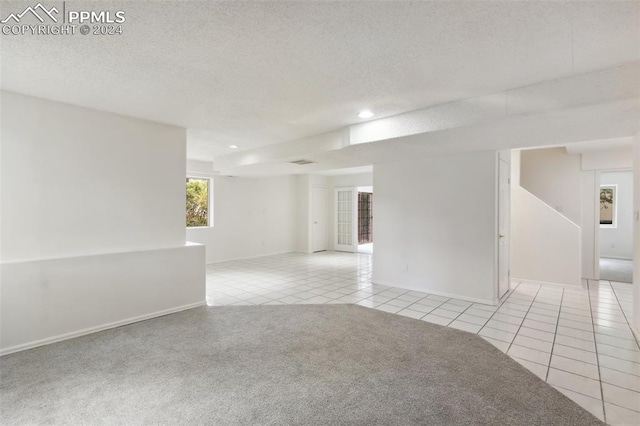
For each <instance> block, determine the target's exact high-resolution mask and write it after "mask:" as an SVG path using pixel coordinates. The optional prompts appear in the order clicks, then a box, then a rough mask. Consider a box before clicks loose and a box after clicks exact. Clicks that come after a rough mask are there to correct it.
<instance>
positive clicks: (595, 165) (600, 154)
mask: <svg viewBox="0 0 640 426" xmlns="http://www.w3.org/2000/svg"><path fill="white" fill-rule="evenodd" d="M581 159H582V170H612V169H632V168H633V147H629V148H616V149H603V150H594V151H587V152H583V153H582V155H581Z"/></svg>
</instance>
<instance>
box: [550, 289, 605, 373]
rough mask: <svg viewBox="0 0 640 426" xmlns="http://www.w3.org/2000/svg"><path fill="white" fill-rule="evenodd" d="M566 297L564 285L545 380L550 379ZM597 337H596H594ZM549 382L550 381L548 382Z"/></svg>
mask: <svg viewBox="0 0 640 426" xmlns="http://www.w3.org/2000/svg"><path fill="white" fill-rule="evenodd" d="M563 299H564V287H563V288H562V294H561V295H560V309H558V322H556V330H555V332H554V333H553V343H552V344H551V354H550V355H549V365H547V375H546V376H545V378H544V381H545V382H547V380H549V371H551V359H552V358H553V349H554V348H555V346H556V336H558V327H559V326H560V314H562V300H563ZM594 339H595V337H594ZM547 383H548V382H547Z"/></svg>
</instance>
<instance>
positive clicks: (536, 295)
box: [506, 284, 542, 353]
mask: <svg viewBox="0 0 640 426" xmlns="http://www.w3.org/2000/svg"><path fill="white" fill-rule="evenodd" d="M541 288H542V285H541V284H538V290H537V291H536V294H535V296H533V299H531V303H530V304H529V309H527V312H526V313H525V314H524V317H523V318H522V322H521V323H520V325H519V326H518V331H516V332H515V335H514V336H513V340H512V341H511V343H509V347H508V348H507V352H506V353H509V350H510V349H511V346H513V342H514V340H516V337H518V333H520V329H521V328H522V324H523V323H524V320H525V318H527V315H529V311H530V310H531V306H533V302H534V301H535V300H536V297H538V293H540V289H541Z"/></svg>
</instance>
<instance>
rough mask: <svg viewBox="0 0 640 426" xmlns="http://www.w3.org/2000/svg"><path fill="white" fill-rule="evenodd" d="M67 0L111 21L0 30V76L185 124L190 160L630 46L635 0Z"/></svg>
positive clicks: (85, 102) (604, 57) (614, 54)
mask: <svg viewBox="0 0 640 426" xmlns="http://www.w3.org/2000/svg"><path fill="white" fill-rule="evenodd" d="M52 3H55V2H52ZM29 4H30V3H29V2H26V3H25V2H17V3H16V2H6V1H3V8H2V12H0V15H2V17H3V18H4V14H5V13H7V12H8V11H11V10H13V9H23V8H24V7H25V6H27V5H29ZM67 4H72V5H73V6H74V7H76V8H78V9H81V8H86V9H88V10H95V9H96V8H97V6H96V5H99V9H101V10H117V9H122V10H124V11H126V16H127V21H126V22H125V23H124V24H123V30H124V34H123V35H122V36H102V37H101V36H80V35H77V36H73V37H60V36H57V37H56V36H50V37H43V36H35V37H33V36H1V43H2V46H1V48H2V67H1V70H2V75H1V84H2V88H3V89H5V90H10V91H15V92H20V93H25V94H30V95H34V96H39V97H44V98H47V99H53V100H58V101H63V102H69V103H73V104H77V105H81V106H86V107H91V108H96V109H100V110H105V111H112V112H117V113H121V114H125V115H130V116H134V117H141V118H145V119H150V120H154V121H160V122H164V123H170V124H175V125H179V126H182V127H186V128H188V156H189V158H193V159H200V160H212V159H213V158H214V157H217V156H220V155H224V154H229V153H230V150H229V149H228V145H230V144H236V145H239V146H240V147H241V149H243V150H246V149H254V148H258V147H263V146H265V145H269V144H274V143H278V142H283V141H289V140H294V139H298V138H303V137H307V136H311V135H317V134H321V133H324V132H328V131H332V130H335V129H338V128H343V127H345V126H349V125H352V124H355V123H359V122H362V121H365V120H362V119H359V118H358V117H357V116H356V113H357V112H358V111H359V110H361V109H364V108H368V109H371V110H373V111H374V112H376V116H375V117H374V119H379V118H381V117H385V116H392V115H396V114H400V113H404V112H407V111H411V110H415V109H419V108H424V107H428V106H432V105H437V104H442V103H446V102H451V101H454V100H458V99H466V98H470V97H474V96H479V95H485V94H490V93H495V92H500V91H503V90H506V89H512V88H516V87H521V86H526V85H531V84H535V83H539V82H543V81H547V80H552V79H557V78H563V77H568V76H571V75H575V74H579V73H584V72H589V71H593V70H598V69H603V68H610V67H613V66H616V65H620V64H623V63H627V62H631V61H637V60H639V59H640V52H639V49H638V46H640V31H639V19H640V3H638V2H635V1H634V2H611V1H600V2H582V1H580V2H575V3H574V2H508V1H505V2H499V1H471V2H444V1H443V2H377V1H358V2H355V1H348V2H347V1H344V2H213V1H209V2H195V1H189V2H186V1H172V2H159V1H158V2H141V1H138V2H116V1H100V2H88V1H84V2H83V1H73V2H67ZM347 166H348V165H345V167H347Z"/></svg>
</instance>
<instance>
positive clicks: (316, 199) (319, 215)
mask: <svg viewBox="0 0 640 426" xmlns="http://www.w3.org/2000/svg"><path fill="white" fill-rule="evenodd" d="M311 221H312V223H311V251H312V252H314V253H315V252H318V251H324V250H327V248H328V247H327V246H328V238H327V188H326V187H324V186H314V187H312V198H311Z"/></svg>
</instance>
